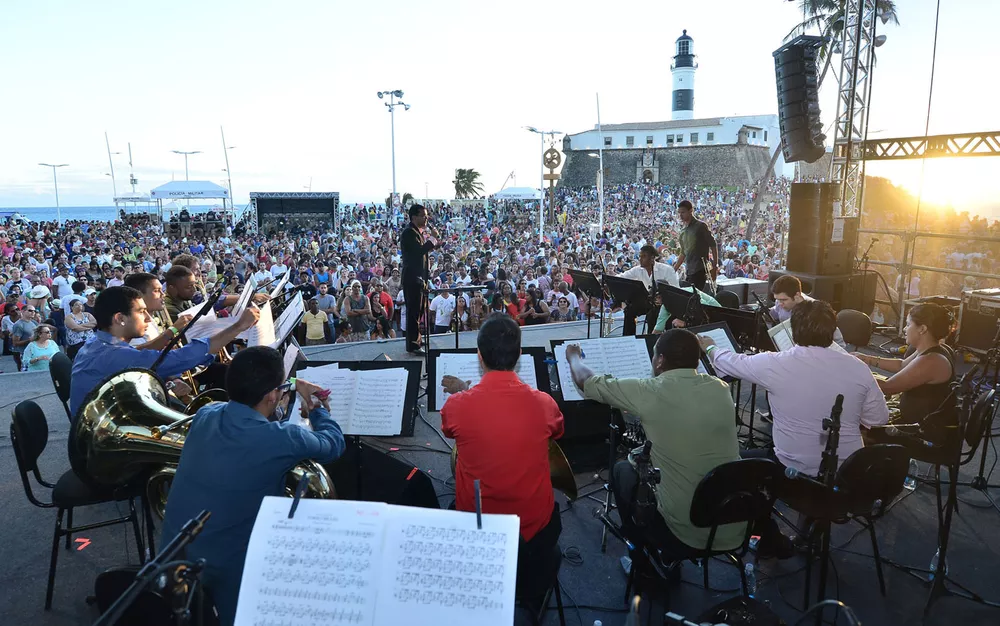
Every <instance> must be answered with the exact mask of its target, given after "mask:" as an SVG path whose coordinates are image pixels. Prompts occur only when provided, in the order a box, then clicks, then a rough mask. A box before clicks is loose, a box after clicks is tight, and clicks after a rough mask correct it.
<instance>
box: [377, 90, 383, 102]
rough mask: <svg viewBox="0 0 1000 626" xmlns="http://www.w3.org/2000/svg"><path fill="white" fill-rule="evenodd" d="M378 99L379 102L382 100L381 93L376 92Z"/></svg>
mask: <svg viewBox="0 0 1000 626" xmlns="http://www.w3.org/2000/svg"><path fill="white" fill-rule="evenodd" d="M378 99H379V100H381V99H382V92H381V91H380V92H378Z"/></svg>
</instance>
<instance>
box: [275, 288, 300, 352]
mask: <svg viewBox="0 0 1000 626" xmlns="http://www.w3.org/2000/svg"><path fill="white" fill-rule="evenodd" d="M304 314H305V305H304V304H303V303H302V292H301V291H300V292H298V293H296V294H295V295H294V296H293V297H292V301H291V302H289V303H288V305H287V306H286V307H285V310H284V311H282V312H281V316H279V317H278V321H277V323H276V324H275V330H274V341H273V342H272V343H271V347H272V348H277V347H278V346H279V345H281V344H282V342H284V341H285V339H287V338H288V335H290V334H292V331H293V330H295V325H296V324H298V322H299V318H300V317H302V315H304Z"/></svg>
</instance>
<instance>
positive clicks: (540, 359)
mask: <svg viewBox="0 0 1000 626" xmlns="http://www.w3.org/2000/svg"><path fill="white" fill-rule="evenodd" d="M478 351H479V350H478V348H455V349H451V348H449V349H446V350H437V349H435V350H428V351H427V352H428V356H429V357H430V366H429V367H428V368H427V411H428V412H431V411H440V410H441V407H439V406H437V393H436V392H437V385H439V384H440V381H439V380H438V378H439V377H438V373H437V358H438V357H439V356H441V355H442V354H476V353H477V352H478ZM521 358H522V359H524V358H531V359H533V360H534V362H535V388H536V389H538V390H539V391H543V392H546V393H550V394H551V392H550V389H551V382H550V380H549V364H548V363H547V362H546V361H545V358H546V353H545V348H542V347H524V348H521Z"/></svg>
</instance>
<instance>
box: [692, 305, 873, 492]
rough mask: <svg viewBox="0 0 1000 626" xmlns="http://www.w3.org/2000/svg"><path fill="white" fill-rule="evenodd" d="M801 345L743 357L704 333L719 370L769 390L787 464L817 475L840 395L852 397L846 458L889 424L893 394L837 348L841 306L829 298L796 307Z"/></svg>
mask: <svg viewBox="0 0 1000 626" xmlns="http://www.w3.org/2000/svg"><path fill="white" fill-rule="evenodd" d="M791 320H792V322H791V326H792V339H793V340H794V341H795V344H796V345H795V346H793V347H792V348H791V349H789V350H784V351H782V352H762V353H760V354H755V355H752V356H751V355H745V354H738V353H736V352H733V351H731V350H729V349H728V348H722V347H719V346H716V345H715V342H714V341H712V339H711V338H709V337H706V336H700V337H699V339H700V341H701V345H702V348H703V349H704V350H705V351H706V352H707V353H708V357H709V359H710V360H711V361H712V366H713V367H714V368H715V370H716V372H717V373H718V374H719V375H720V376H722V375H728V376H733V377H735V378H739V379H742V380H744V381H747V382H750V383H755V384H757V385H760V386H762V387H763V388H764V389H766V390H767V391H768V394H769V398H770V403H771V416H772V418H773V419H774V429H773V433H772V434H773V437H774V452H773V454H774V456H775V458H776V460H777V461H778V462H780V463H781V464H782V465H784V466H786V467H792V468H795V469H796V470H798V471H799V472H802V473H803V474H807V475H809V476H816V475H817V474H818V473H819V466H820V460H821V459H822V453H823V450H824V449H825V447H826V433H825V432H824V431H823V425H822V424H823V418H824V417H828V416H829V415H830V409H831V408H832V407H833V404H834V401H835V400H836V398H837V395H838V394H843V396H844V410H843V413H842V414H841V417H840V424H841V426H840V447H839V450H838V456H839V457H840V460H841V461H843V460H844V459H846V458H847V457H849V456H850V455H851V454H852V453H854V452H856V451H857V450H859V449H861V448H862V447H863V444H862V442H861V428H870V427H872V426H877V425H882V424H885V423H886V422H888V420H889V410H888V408H886V404H885V395H884V394H883V393H882V390H881V389H879V386H878V384H877V383H876V381H875V378H874V377H873V376H872V374H871V372H870V371H869V370H868V368H867V367H865V365H864V363H862V362H861V361H859V360H858V359H856V358H854V357H853V356H851V355H849V354H845V353H843V352H840V351H837V350H834V349H833V348H830V347H829V346H830V344H831V343H833V332H834V330H835V329H836V328H837V315H836V313H834V312H833V308H832V307H831V306H830V305H829V304H827V303H826V302H823V301H821V300H812V301H805V302H801V303H799V304H798V305H796V306H795V308H794V309H792V317H791Z"/></svg>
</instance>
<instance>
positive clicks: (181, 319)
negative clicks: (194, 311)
mask: <svg viewBox="0 0 1000 626" xmlns="http://www.w3.org/2000/svg"><path fill="white" fill-rule="evenodd" d="M193 319H194V316H193V315H178V316H177V319H175V320H174V326H175V327H176V328H177V330H184V329H185V328H187V326H188V324H190V323H191V320H193Z"/></svg>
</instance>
